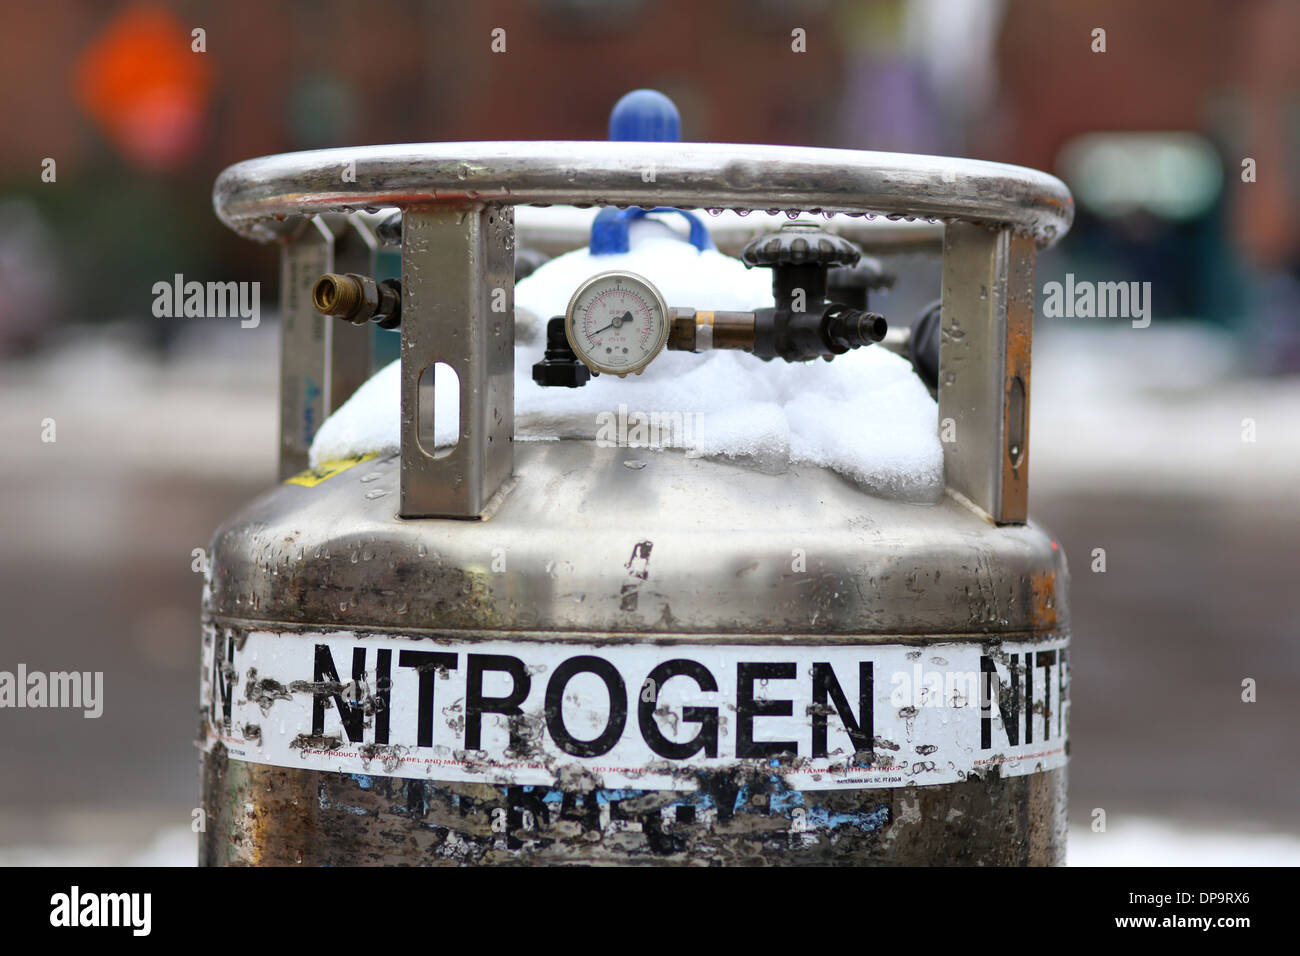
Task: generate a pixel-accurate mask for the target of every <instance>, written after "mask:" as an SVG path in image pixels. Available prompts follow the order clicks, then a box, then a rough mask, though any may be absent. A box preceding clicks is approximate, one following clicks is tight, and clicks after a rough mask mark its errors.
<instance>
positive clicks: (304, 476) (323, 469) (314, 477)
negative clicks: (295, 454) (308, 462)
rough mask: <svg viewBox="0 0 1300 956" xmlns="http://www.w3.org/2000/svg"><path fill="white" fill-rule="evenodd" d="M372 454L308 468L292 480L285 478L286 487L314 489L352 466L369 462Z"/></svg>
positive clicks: (327, 462)
mask: <svg viewBox="0 0 1300 956" xmlns="http://www.w3.org/2000/svg"><path fill="white" fill-rule="evenodd" d="M374 457H375V456H374V455H373V454H370V455H362V456H361V457H360V458H339V459H337V460H335V461H324V462H321V464H320V467H319V468H308V469H307V470H306V471H300V472H298V474H296V475H294V476H293V477H292V478H286V479H285V480H284V483H285V484H286V485H302V486H303V487H304V488H315V487H316V486H317V485H319V484H320V483H321V482H322V481H325V480H326V479H327V478H333V477H334V476H335V475H337V474H339V473H341V472H344V471H347V470H348V469H349V468H351V467H352V466H353V465H359V464H361V463H362V462H363V461H369V460H370V459H371V458H374Z"/></svg>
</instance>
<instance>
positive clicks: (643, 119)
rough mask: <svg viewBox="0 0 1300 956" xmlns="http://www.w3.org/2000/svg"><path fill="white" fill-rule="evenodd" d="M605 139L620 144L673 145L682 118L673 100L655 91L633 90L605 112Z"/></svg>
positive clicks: (679, 129)
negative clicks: (620, 141) (606, 125)
mask: <svg viewBox="0 0 1300 956" xmlns="http://www.w3.org/2000/svg"><path fill="white" fill-rule="evenodd" d="M609 138H610V139H611V140H622V141H623V142H637V143H677V142H680V141H681V138H682V118H681V115H680V114H679V113H678V112H677V107H676V106H674V105H673V101H672V100H670V99H669V98H668V97H666V96H664V95H663V94H662V93H660V92H659V91H658V90H633V91H632V92H631V93H628V94H627V95H626V96H624V97H623V98H622V99H620V100H619V101H618V102H617V103H615V104H614V108H613V109H612V110H610V113H609Z"/></svg>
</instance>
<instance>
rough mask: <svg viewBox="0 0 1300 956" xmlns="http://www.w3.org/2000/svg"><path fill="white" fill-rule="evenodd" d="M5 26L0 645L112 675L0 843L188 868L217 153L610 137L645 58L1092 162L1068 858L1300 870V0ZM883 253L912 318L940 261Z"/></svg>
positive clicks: (218, 344)
mask: <svg viewBox="0 0 1300 956" xmlns="http://www.w3.org/2000/svg"><path fill="white" fill-rule="evenodd" d="M5 22H6V29H5V30H4V31H3V32H0V71H2V72H3V83H0V121H2V123H3V130H4V134H3V136H2V137H0V447H2V448H3V451H0V529H2V540H3V543H4V546H3V548H2V549H0V608H3V613H2V614H0V669H4V670H11V671H12V670H14V669H15V668H16V665H17V664H18V663H19V662H23V663H25V664H26V665H27V666H28V667H29V668H31V669H33V670H47V671H50V670H64V669H76V670H102V671H104V672H105V675H106V683H107V690H106V694H107V698H108V706H107V708H106V709H105V712H104V715H103V717H102V718H100V719H98V720H94V721H85V720H83V718H82V716H81V714H80V712H75V711H25V710H24V711H15V710H4V711H0V768H3V771H2V772H0V864H4V863H23V862H105V863H108V862H119V863H121V862H168V863H189V862H191V861H192V860H193V838H192V834H191V833H190V828H189V824H190V813H191V809H192V808H193V807H194V806H195V805H196V802H197V754H196V751H195V750H194V748H193V744H192V741H193V736H194V732H195V728H196V725H197V714H196V704H195V701H196V698H197V690H198V668H197V659H198V628H197V616H198V602H199V592H200V586H201V575H200V574H198V573H196V572H195V571H194V570H193V569H192V562H193V557H192V552H193V549H195V548H202V547H206V545H207V542H208V539H209V537H210V535H211V533H212V531H213V530H214V529H215V527H216V526H217V525H218V524H219V523H220V522H221V520H222V519H223V518H224V517H225V516H226V515H227V514H229V513H230V512H231V511H233V510H234V509H235V508H236V507H237V506H238V505H239V504H241V503H242V502H243V501H245V500H247V499H248V498H250V497H251V496H253V495H254V494H255V493H257V492H258V491H260V490H261V489H263V488H265V487H266V486H268V485H269V484H271V483H272V482H273V481H274V480H275V455H276V428H277V421H278V418H277V413H276V408H275V403H276V374H277V344H278V340H277V334H276V327H275V316H274V315H273V314H271V313H272V312H273V309H272V304H273V303H274V301H275V296H274V289H275V287H276V284H277V257H276V255H275V254H274V252H273V251H272V250H271V249H268V248H265V247H261V246H258V245H256V244H253V243H250V242H246V241H244V240H241V239H239V238H237V237H236V236H235V235H234V234H233V233H230V232H229V231H227V230H226V229H224V228H223V227H222V226H221V225H220V224H219V223H218V222H217V220H216V218H215V216H214V215H213V213H212V208H211V200H210V194H211V187H212V182H213V180H214V179H215V177H216V175H217V174H218V173H219V172H220V171H221V169H223V168H224V167H225V166H227V165H230V164H231V163H235V162H238V161H239V160H242V159H247V158H250V157H253V156H258V155H262V154H266V153H275V152H283V151H287V150H296V149H307V148H315V147H325V146H342V145H361V144H370V143H385V142H412V141H426V140H475V139H601V138H604V136H605V133H606V123H607V118H608V113H609V109H610V107H611V106H612V105H613V103H614V102H615V101H616V100H617V99H618V97H619V96H621V95H622V94H623V93H625V92H627V91H628V90H630V89H634V88H637V87H653V88H657V89H660V90H662V91H663V92H665V93H667V94H668V95H669V96H670V97H672V98H673V99H674V100H675V101H676V103H677V104H678V106H679V108H680V109H681V112H682V122H683V135H684V138H686V139H691V140H701V141H722V142H747V143H780V144H798V145H814V146H836V147H850V148H864V149H878V150H901V151H906V152H917V153H935V154H945V155H960V156H969V157H975V158H980V159H989V160H998V161H1004V162H1011V163H1016V164H1021V165H1025V166H1030V167H1034V168H1037V169H1042V170H1046V171H1049V172H1052V173H1054V174H1055V175H1057V176H1060V177H1061V178H1063V179H1064V180H1065V181H1066V182H1067V183H1068V184H1069V185H1070V186H1071V188H1072V189H1073V191H1074V194H1075V196H1076V200H1077V203H1078V215H1077V219H1076V221H1075V225H1074V228H1073V230H1072V231H1071V233H1070V235H1069V236H1068V237H1067V238H1066V239H1065V240H1064V242H1062V243H1061V244H1060V245H1059V246H1058V247H1057V248H1056V249H1054V250H1052V251H1051V252H1050V253H1048V254H1046V255H1044V256H1042V257H1040V259H1039V265H1038V274H1037V286H1038V289H1039V290H1040V309H1039V316H1038V318H1037V321H1036V326H1035V364H1034V376H1033V416H1032V446H1031V447H1032V448H1033V481H1032V485H1031V488H1032V507H1033V511H1034V514H1035V515H1036V517H1037V520H1039V521H1040V522H1042V523H1044V524H1046V525H1047V526H1048V527H1049V528H1051V529H1052V531H1053V532H1054V534H1055V535H1056V536H1057V537H1058V538H1059V539H1060V540H1061V541H1062V542H1063V543H1064V546H1065V548H1066V551H1067V554H1068V557H1069V559H1070V562H1071V568H1072V573H1073V584H1072V587H1073V592H1072V605H1073V614H1072V619H1073V630H1074V641H1075V650H1074V653H1073V654H1072V655H1071V659H1072V663H1073V671H1074V684H1073V710H1072V717H1073V732H1072V752H1071V769H1070V775H1071V816H1072V842H1071V860H1072V862H1076V863H1085V864H1086V863H1133V862H1137V863H1162V862H1204V863H1217V862H1244V863H1263V862H1291V863H1294V862H1297V861H1300V745H1298V744H1297V743H1296V737H1295V734H1296V731H1297V728H1300V693H1298V692H1297V688H1298V687H1300V613H1297V612H1298V611H1300V608H1298V607H1297V603H1298V602H1297V599H1296V588H1295V585H1294V575H1295V571H1296V568H1297V558H1298V557H1300V555H1298V554H1297V552H1298V551H1300V547H1298V543H1300V501H1298V500H1297V495H1296V488H1295V486H1296V479H1297V477H1300V474H1298V472H1300V467H1298V466H1300V376H1298V375H1297V373H1300V226H1298V225H1297V223H1298V222H1300V216H1298V215H1297V214H1298V213H1300V60H1298V59H1297V58H1296V57H1295V55H1294V47H1295V43H1296V40H1297V38H1300V3H1294V2H1288V0H1277V2H1273V0H1240V2H1237V0H1144V2H1141V3H1138V2H1131V0H1130V2H1120V0H1087V2H1082V0H1080V2H1065V0H1061V2H1055V3H1042V2H1037V0H802V2H798V0H599V2H598V0H514V2H507V0H476V2H475V3H472V4H467V3H458V4H452V3H421V2H416V0H368V2H365V3H360V2H357V3H347V2H338V0H335V2H330V0H320V2H316V0H313V2H306V0H261V2H256V3H254V2H237V0H229V2H220V3H217V2H207V0H174V2H161V0H160V2H150V3H139V2H91V0H43V2H42V3H40V4H26V5H19V6H16V7H14V8H12V9H9V10H7V11H6V14H5ZM494 28H503V29H505V30H506V44H507V46H506V51H505V52H504V53H493V52H492V50H491V48H490V43H491V31H492V30H493V29H494ZM795 28H800V29H802V30H804V31H805V34H806V44H807V48H806V52H804V53H795V52H793V51H792V49H791V31H792V30H793V29H795ZM1098 28H1101V29H1103V30H1104V31H1105V37H1104V42H1105V50H1104V52H1100V51H1096V52H1095V51H1094V47H1096V45H1097V39H1096V35H1095V34H1094V31H1095V30H1096V29H1098ZM195 30H201V31H202V35H201V43H200V42H199V39H197V38H196V34H195V33H194V31H195ZM200 45H201V46H202V49H201V50H199V49H197V47H198V46H200ZM891 265H893V267H894V268H895V269H896V270H897V271H898V273H899V276H900V279H899V283H898V286H897V288H896V291H895V292H894V293H893V297H892V300H891V299H885V300H882V302H881V309H882V311H885V312H886V314H888V315H889V316H890V318H891V322H893V321H896V320H895V316H898V317H899V318H900V319H901V320H902V321H904V322H906V321H907V320H908V319H909V318H910V316H911V315H913V314H914V313H915V310H916V308H917V307H919V306H920V305H921V304H922V303H923V302H924V301H926V300H928V299H931V298H934V297H936V296H937V294H938V274H939V269H938V262H937V260H932V259H923V258H908V259H902V260H899V261H898V262H896V263H891ZM175 273H182V274H184V275H185V276H186V278H187V279H188V278H198V279H201V280H202V281H227V280H257V281H261V282H262V284H263V290H264V297H263V302H264V305H265V308H264V312H263V321H262V323H261V325H260V326H259V327H258V328H256V329H244V328H241V327H240V324H239V322H238V321H237V320H220V319H168V318H156V317H155V316H154V315H153V310H152V307H153V302H154V293H153V291H152V287H153V284H154V283H155V282H158V281H160V280H161V281H168V280H170V278H171V277H172V276H173V275H174V274H175ZM1067 273H1071V274H1073V275H1074V276H1075V277H1076V279H1078V280H1086V279H1089V278H1096V279H1098V280H1101V281H1130V280H1132V281H1142V282H1150V283H1151V290H1152V297H1153V300H1152V322H1151V324H1150V326H1149V327H1148V328H1144V329H1137V328H1133V327H1132V326H1131V324H1130V322H1129V321H1128V320H1125V319H1077V318H1069V319H1067V318H1046V317H1044V316H1043V315H1042V309H1041V302H1042V299H1041V291H1042V289H1043V286H1044V284H1045V283H1048V282H1051V281H1053V280H1060V279H1063V277H1064V276H1065V275H1066V274H1067ZM47 419H53V420H54V422H55V423H56V428H57V440H56V441H54V442H47V441H42V432H43V429H44V428H45V425H44V424H43V423H44V422H45V421H46V420H47ZM1097 548H1103V549H1105V552H1106V570H1105V572H1104V573H1098V572H1094V571H1093V570H1092V568H1093V566H1094V563H1095V561H1094V550H1095V549H1097ZM1247 678H1250V679H1254V680H1255V681H1256V682H1257V685H1258V690H1257V695H1258V696H1257V700H1256V701H1255V702H1253V703H1246V702H1243V700H1242V681H1243V680H1245V679H1247ZM1098 808H1100V809H1104V810H1105V812H1106V819H1107V828H1106V831H1105V832H1104V833H1101V832H1095V831H1094V830H1093V828H1092V823H1093V820H1094V818H1095V814H1094V811H1095V810H1096V809H1098Z"/></svg>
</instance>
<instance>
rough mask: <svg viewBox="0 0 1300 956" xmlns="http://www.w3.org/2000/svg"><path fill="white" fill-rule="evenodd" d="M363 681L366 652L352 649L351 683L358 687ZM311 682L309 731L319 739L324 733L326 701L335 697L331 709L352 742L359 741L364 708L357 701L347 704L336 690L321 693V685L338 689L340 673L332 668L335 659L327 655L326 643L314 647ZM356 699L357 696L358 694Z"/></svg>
mask: <svg viewBox="0 0 1300 956" xmlns="http://www.w3.org/2000/svg"><path fill="white" fill-rule="evenodd" d="M365 679H366V650H365V648H364V647H354V648H352V680H353V681H355V682H356V686H358V687H360V686H361V684H362V682H363V681H365ZM312 683H314V684H316V685H317V689H316V690H315V691H314V692H313V693H312V701H311V732H312V734H314V735H315V736H317V737H319V736H320V735H321V734H323V733H325V699H326V698H327V697H333V698H334V707H335V708H336V709H337V710H338V714H339V721H340V723H342V724H343V730H344V732H345V733H346V734H347V735H348V740H350V741H352V742H353V743H360V742H361V730H362V727H364V726H365V707H364V705H363V704H362V703H361V702H360V701H358V702H357V703H352V704H350V703H348V702H347V701H346V700H344V699H343V694H342V693H340V692H339V691H338V690H321V689H320V688H319V685H320V684H323V683H329V684H333V685H334V686H335V687H339V685H340V684H341V683H342V682H341V681H340V680H339V672H338V670H337V669H335V667H334V656H333V655H332V654H330V649H329V645H328V644H317V645H316V662H315V667H314V669H313V674H312ZM358 697H360V695H359V694H358Z"/></svg>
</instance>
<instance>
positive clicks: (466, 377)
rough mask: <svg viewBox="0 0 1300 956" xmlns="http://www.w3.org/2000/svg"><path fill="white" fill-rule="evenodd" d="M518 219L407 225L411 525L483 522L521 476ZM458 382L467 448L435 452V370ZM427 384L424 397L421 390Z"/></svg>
mask: <svg viewBox="0 0 1300 956" xmlns="http://www.w3.org/2000/svg"><path fill="white" fill-rule="evenodd" d="M514 295H515V282H514V210H513V209H512V208H510V207H508V206H507V207H501V206H493V205H484V204H481V203H475V204H471V205H467V206H462V207H457V208H450V207H441V206H439V207H427V208H423V209H421V208H408V209H406V211H405V213H404V214H403V217H402V436H401V437H402V477H401V483H402V495H401V506H400V513H401V515H402V517H404V518H417V517H446V518H477V517H479V516H480V515H481V514H482V512H483V510H484V508H485V507H486V506H487V503H488V500H489V499H490V498H491V497H492V495H493V494H494V493H495V492H496V491H497V490H498V489H499V488H500V487H501V485H502V484H503V483H504V482H505V481H506V480H507V479H508V478H509V477H510V475H511V473H512V472H513V470H514V456H513V452H512V448H511V441H512V440H513V437H514V408H515V401H514V347H513V343H514V314H515V313H514ZM440 362H441V363H445V364H446V365H448V366H450V367H451V368H452V369H453V370H454V371H455V373H456V375H457V377H458V378H459V386H460V429H459V441H458V443H457V444H456V446H455V448H453V449H451V450H450V451H449V452H447V451H446V450H445V449H435V447H434V428H433V426H434V412H433V401H434V399H433V392H434V389H433V388H432V387H430V386H431V384H432V383H431V381H430V378H429V376H431V375H432V374H433V373H432V372H431V371H429V370H431V369H432V367H433V366H434V364H435V363H440ZM422 381H423V385H424V387H423V388H421V384H422Z"/></svg>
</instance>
